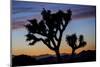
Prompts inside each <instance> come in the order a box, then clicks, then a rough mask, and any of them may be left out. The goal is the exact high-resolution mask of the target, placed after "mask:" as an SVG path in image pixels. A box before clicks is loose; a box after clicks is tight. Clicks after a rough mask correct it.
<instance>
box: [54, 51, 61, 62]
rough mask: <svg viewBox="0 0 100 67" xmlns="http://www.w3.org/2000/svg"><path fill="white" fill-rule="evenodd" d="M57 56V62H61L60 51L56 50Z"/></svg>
mask: <svg viewBox="0 0 100 67" xmlns="http://www.w3.org/2000/svg"><path fill="white" fill-rule="evenodd" d="M55 52H56V56H57V62H61V57H60V52H59V50H56V51H55Z"/></svg>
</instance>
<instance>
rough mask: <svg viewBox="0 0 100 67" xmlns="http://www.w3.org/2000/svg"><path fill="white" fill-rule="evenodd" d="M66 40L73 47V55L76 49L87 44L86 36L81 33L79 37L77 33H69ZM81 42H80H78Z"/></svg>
mask: <svg viewBox="0 0 100 67" xmlns="http://www.w3.org/2000/svg"><path fill="white" fill-rule="evenodd" d="M66 41H67V43H68V45H69V46H70V47H71V48H72V55H73V54H74V53H75V50H76V49H78V48H81V47H84V46H85V45H86V42H85V41H84V36H83V35H80V36H79V39H78V38H77V36H76V34H72V35H70V36H69V35H67V36H66ZM77 41H78V42H79V44H78V43H77Z"/></svg>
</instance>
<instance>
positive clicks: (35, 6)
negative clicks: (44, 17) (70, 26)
mask: <svg viewBox="0 0 100 67" xmlns="http://www.w3.org/2000/svg"><path fill="white" fill-rule="evenodd" d="M43 8H45V9H49V10H51V11H52V12H56V11H58V10H59V9H61V10H63V11H66V10H67V9H71V10H72V12H73V18H81V17H88V16H95V6H87V5H72V4H67V5H66V4H55V3H52V4H51V3H40V2H25V1H13V3H12V22H14V23H13V24H14V26H16V25H17V24H16V22H17V23H18V22H20V23H19V25H20V26H21V25H22V24H23V23H24V22H26V20H27V19H30V18H34V17H35V18H38V19H40V18H41V16H40V13H41V11H42V9H43ZM15 24H16V25H15ZM16 28H17V27H16Z"/></svg>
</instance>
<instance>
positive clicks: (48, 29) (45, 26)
mask: <svg viewBox="0 0 100 67" xmlns="http://www.w3.org/2000/svg"><path fill="white" fill-rule="evenodd" d="M41 15H42V20H41V21H40V22H38V21H37V20H36V19H32V20H28V21H29V22H30V23H29V24H27V25H25V27H26V29H27V30H28V34H27V35H26V37H27V39H26V41H30V43H29V45H34V44H35V43H36V42H38V41H42V42H43V43H44V44H45V45H46V46H47V47H48V48H49V49H51V50H53V51H54V52H55V53H56V56H57V61H58V62H60V60H61V58H60V52H59V48H60V44H61V39H62V35H63V32H64V30H65V28H66V27H67V25H68V23H69V21H70V20H71V15H72V11H71V10H70V9H68V10H67V11H66V12H63V11H62V10H59V11H58V12H56V13H51V11H50V10H46V9H44V8H43V10H42V12H41ZM35 34H38V35H41V36H43V37H44V38H43V37H40V38H39V37H37V36H36V35H35Z"/></svg>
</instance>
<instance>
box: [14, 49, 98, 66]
mask: <svg viewBox="0 0 100 67" xmlns="http://www.w3.org/2000/svg"><path fill="white" fill-rule="evenodd" d="M61 58H62V60H61V62H60V63H72V62H87V61H96V51H95V50H88V51H82V52H80V53H79V54H74V55H69V54H65V53H64V54H61ZM56 63H58V62H57V60H56V56H55V55H50V54H45V55H40V56H27V55H18V56H14V55H13V57H12V65H13V66H26V65H42V64H56Z"/></svg>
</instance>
